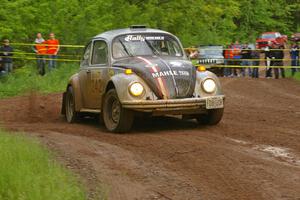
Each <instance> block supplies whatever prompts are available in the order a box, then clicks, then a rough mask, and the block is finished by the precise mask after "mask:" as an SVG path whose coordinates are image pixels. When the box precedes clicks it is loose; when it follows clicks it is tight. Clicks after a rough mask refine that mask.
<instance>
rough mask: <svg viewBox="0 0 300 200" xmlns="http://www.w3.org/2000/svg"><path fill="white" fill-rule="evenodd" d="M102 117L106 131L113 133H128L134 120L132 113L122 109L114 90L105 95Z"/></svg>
mask: <svg viewBox="0 0 300 200" xmlns="http://www.w3.org/2000/svg"><path fill="white" fill-rule="evenodd" d="M102 116H103V121H104V124H105V127H106V128H107V130H109V131H111V132H115V133H124V132H128V131H129V130H130V128H131V126H132V124H133V119H134V113H133V111H131V110H128V109H125V108H123V107H122V105H121V103H120V101H119V98H118V95H117V92H116V90H115V89H110V90H109V91H108V92H107V93H106V94H105V97H104V101H103V108H102Z"/></svg>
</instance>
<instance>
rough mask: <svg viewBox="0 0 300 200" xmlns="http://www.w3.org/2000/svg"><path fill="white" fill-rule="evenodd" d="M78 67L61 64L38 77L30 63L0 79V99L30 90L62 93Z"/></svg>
mask: <svg viewBox="0 0 300 200" xmlns="http://www.w3.org/2000/svg"><path fill="white" fill-rule="evenodd" d="M78 66H79V64H78V63H67V64H61V65H60V66H59V67H58V68H56V69H54V70H53V71H51V72H47V73H46V75H45V76H40V75H38V74H37V69H36V64H35V63H33V62H31V63H29V64H28V65H27V66H25V67H22V68H19V69H17V70H15V72H14V73H12V74H11V75H9V76H6V77H1V78H0V88H1V89H0V98H5V97H10V96H16V95H22V94H25V93H27V92H30V91H31V90H35V91H39V92H41V93H51V92H62V91H64V90H65V87H66V85H67V81H68V79H69V78H70V76H71V75H72V74H74V73H75V72H77V70H78Z"/></svg>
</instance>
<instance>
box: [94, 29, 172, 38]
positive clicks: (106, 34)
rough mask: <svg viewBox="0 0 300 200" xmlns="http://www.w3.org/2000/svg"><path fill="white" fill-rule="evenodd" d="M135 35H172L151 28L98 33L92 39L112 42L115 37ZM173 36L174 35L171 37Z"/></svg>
mask: <svg viewBox="0 0 300 200" xmlns="http://www.w3.org/2000/svg"><path fill="white" fill-rule="evenodd" d="M137 33H140V34H142V33H161V34H168V35H172V34H171V33H169V32H166V31H162V30H159V29H152V28H124V29H116V30H111V31H107V32H104V33H100V34H98V35H96V36H95V37H94V38H93V39H97V38H104V39H107V40H110V41H111V40H113V39H114V38H115V37H117V36H119V35H126V34H137ZM173 36H174V35H173Z"/></svg>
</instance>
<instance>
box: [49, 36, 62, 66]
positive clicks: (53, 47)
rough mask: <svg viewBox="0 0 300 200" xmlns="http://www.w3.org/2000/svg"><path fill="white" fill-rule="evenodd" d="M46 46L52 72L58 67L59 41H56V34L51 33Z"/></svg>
mask: <svg viewBox="0 0 300 200" xmlns="http://www.w3.org/2000/svg"><path fill="white" fill-rule="evenodd" d="M46 44H47V54H48V55H49V70H52V69H54V68H55V67H56V59H57V53H58V51H59V40H58V39H55V35H54V33H50V34H49V39H48V40H47V41H46Z"/></svg>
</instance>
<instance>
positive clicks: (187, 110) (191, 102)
mask: <svg viewBox="0 0 300 200" xmlns="http://www.w3.org/2000/svg"><path fill="white" fill-rule="evenodd" d="M216 100H217V101H218V102H217V105H215V106H212V105H209V104H211V102H213V101H216ZM224 100H225V96H224V95H217V96H210V97H202V98H184V99H167V100H134V101H123V102H122V106H123V108H127V109H132V110H137V111H142V112H153V113H163V114H196V113H203V112H206V111H207V110H208V109H216V108H223V107H224ZM221 101H222V102H221ZM220 103H221V104H220Z"/></svg>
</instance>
